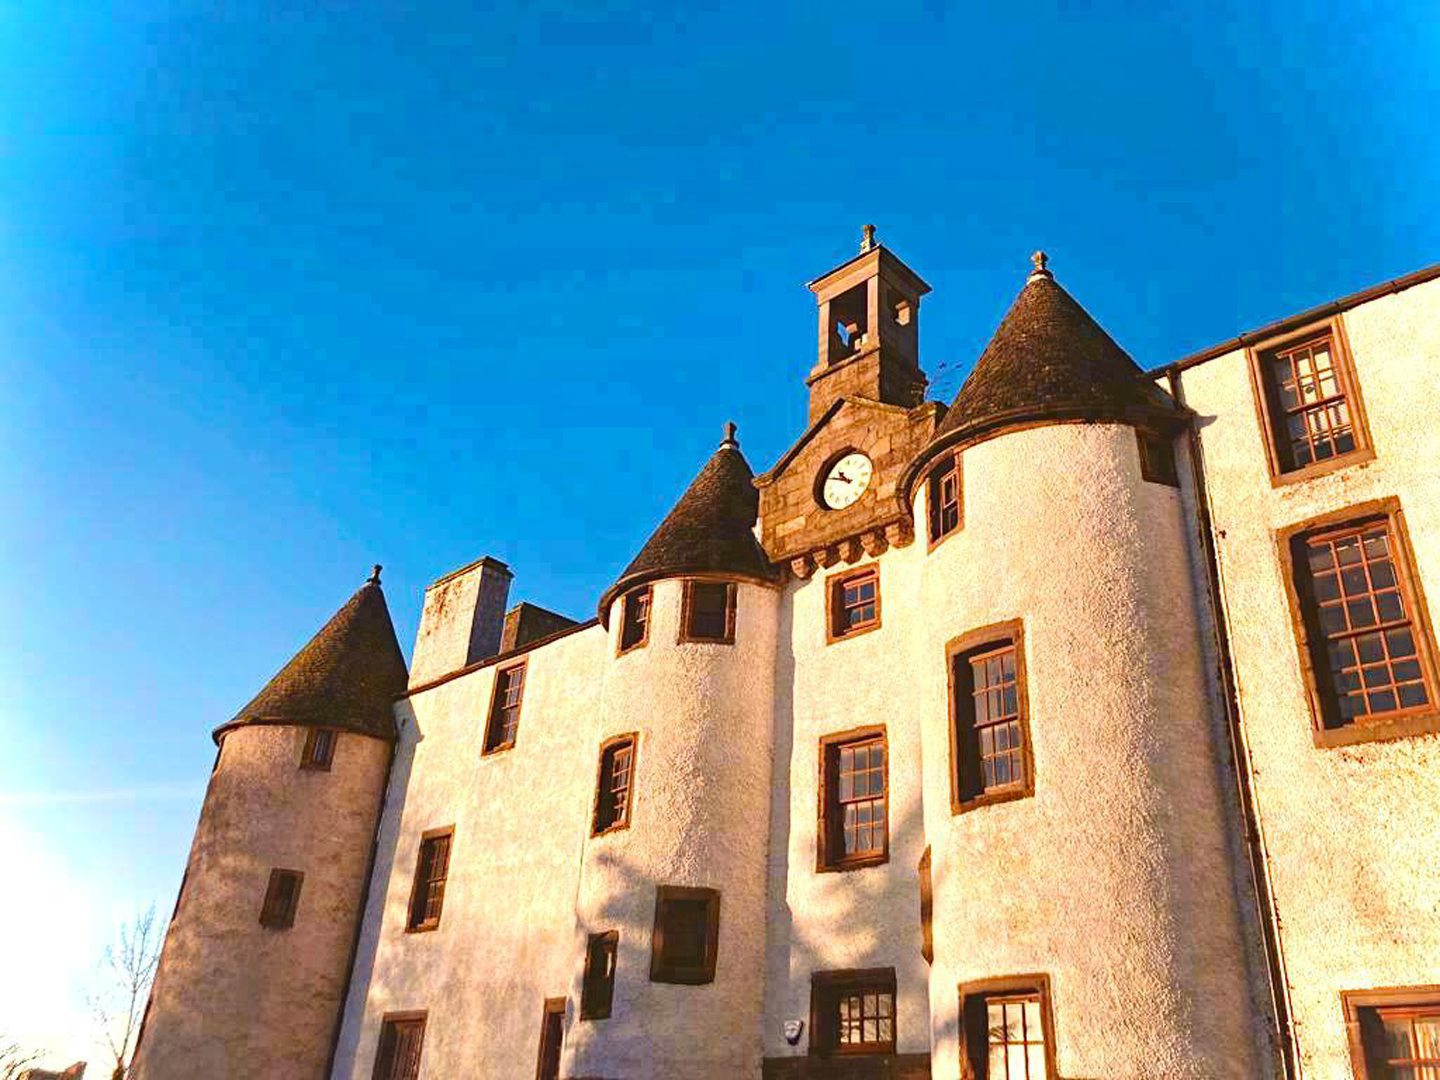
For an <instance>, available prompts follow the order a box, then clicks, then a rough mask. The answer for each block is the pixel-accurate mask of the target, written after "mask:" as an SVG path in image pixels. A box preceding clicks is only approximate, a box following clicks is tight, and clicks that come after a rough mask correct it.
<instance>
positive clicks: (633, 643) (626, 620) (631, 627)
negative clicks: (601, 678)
mask: <svg viewBox="0 0 1440 1080" xmlns="http://www.w3.org/2000/svg"><path fill="white" fill-rule="evenodd" d="M649 636H650V586H649V585H643V586H641V587H640V588H638V589H631V590H630V591H629V592H628V593H626V594H625V601H624V603H623V604H622V612H621V616H620V651H621V652H622V653H623V652H629V651H630V650H631V649H638V648H639V647H640V646H641V645H644V644H645V641H646V639H647V638H649Z"/></svg>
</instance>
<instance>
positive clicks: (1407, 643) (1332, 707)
mask: <svg viewBox="0 0 1440 1080" xmlns="http://www.w3.org/2000/svg"><path fill="white" fill-rule="evenodd" d="M1398 522H1399V519H1398V514H1397V513H1386V514H1381V515H1380V516H1376V517H1371V518H1369V519H1367V520H1357V521H1352V522H1347V523H1345V524H1343V525H1340V526H1338V527H1335V528H1330V529H1319V530H1313V531H1309V532H1301V533H1299V534H1297V535H1296V536H1294V537H1293V538H1292V539H1291V541H1290V556H1291V561H1292V563H1293V566H1294V573H1295V579H1296V580H1295V585H1296V595H1297V596H1298V598H1299V601H1300V608H1301V615H1302V618H1303V620H1304V623H1305V632H1306V637H1307V638H1308V640H1309V652H1310V658H1311V666H1312V669H1313V678H1314V682H1315V689H1316V690H1317V692H1318V697H1319V702H1318V704H1319V707H1320V715H1321V720H1322V725H1321V726H1322V728H1323V729H1331V730H1334V729H1346V728H1352V727H1353V728H1355V729H1356V730H1358V729H1359V728H1361V727H1364V726H1365V725H1373V724H1375V723H1389V722H1393V721H1397V720H1402V719H1404V718H1406V717H1409V716H1415V715H1418V714H1423V713H1429V712H1433V711H1434V708H1435V691H1436V688H1435V684H1434V679H1433V675H1432V670H1431V666H1430V665H1431V657H1430V643H1429V641H1428V636H1427V632H1426V625H1425V623H1424V622H1423V613H1422V612H1421V611H1419V608H1418V603H1417V600H1418V593H1417V592H1416V591H1415V590H1414V588H1413V584H1412V583H1413V574H1412V571H1411V568H1410V566H1409V563H1408V560H1407V558H1406V552H1405V551H1404V549H1403V538H1402V534H1401V531H1400V527H1399V524H1398Z"/></svg>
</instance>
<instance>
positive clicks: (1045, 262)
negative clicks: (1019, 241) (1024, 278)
mask: <svg viewBox="0 0 1440 1080" xmlns="http://www.w3.org/2000/svg"><path fill="white" fill-rule="evenodd" d="M1030 261H1031V262H1032V263H1034V265H1035V269H1034V270H1031V271H1030V280H1031V281H1034V280H1035V279H1036V278H1048V277H1053V276H1054V275H1053V274H1051V273H1050V269H1049V266H1050V256H1049V255H1046V254H1045V252H1043V251H1037V252H1035V254H1034V255H1031V256H1030Z"/></svg>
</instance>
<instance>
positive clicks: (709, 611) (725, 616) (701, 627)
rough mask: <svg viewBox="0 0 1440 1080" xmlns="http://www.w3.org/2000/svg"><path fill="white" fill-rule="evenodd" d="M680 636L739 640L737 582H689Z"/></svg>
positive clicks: (699, 638)
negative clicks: (736, 625)
mask: <svg viewBox="0 0 1440 1080" xmlns="http://www.w3.org/2000/svg"><path fill="white" fill-rule="evenodd" d="M683 607H684V611H683V612H682V620H681V633H680V640H681V641H682V642H686V641H712V642H719V643H721V644H729V643H731V642H733V641H734V640H735V585H734V583H733V582H725V581H695V580H687V581H686V582H685V597H684V604H683Z"/></svg>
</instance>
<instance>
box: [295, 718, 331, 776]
mask: <svg viewBox="0 0 1440 1080" xmlns="http://www.w3.org/2000/svg"><path fill="white" fill-rule="evenodd" d="M339 737H340V736H339V735H338V733H336V732H335V731H332V730H331V729H330V728H310V729H309V731H307V732H306V734H305V749H304V750H303V751H302V752H301V755H300V767H301V768H302V769H316V770H320V771H329V769H330V764H331V762H332V761H334V759H335V741H336V740H337V739H338V738H339Z"/></svg>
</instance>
